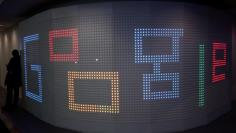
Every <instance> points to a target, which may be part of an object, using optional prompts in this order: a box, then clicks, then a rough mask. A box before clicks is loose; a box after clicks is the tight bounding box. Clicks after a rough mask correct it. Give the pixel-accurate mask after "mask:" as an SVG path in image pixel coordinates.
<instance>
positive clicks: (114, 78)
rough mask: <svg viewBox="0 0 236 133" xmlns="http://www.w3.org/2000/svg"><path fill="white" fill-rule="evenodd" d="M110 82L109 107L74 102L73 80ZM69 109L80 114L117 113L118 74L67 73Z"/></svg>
mask: <svg viewBox="0 0 236 133" xmlns="http://www.w3.org/2000/svg"><path fill="white" fill-rule="evenodd" d="M76 79H77V80H89V79H91V80H111V97H112V100H111V105H96V104H79V103H76V102H75V101H76V100H75V99H76V98H75V87H74V81H75V80H76ZM68 97H69V109H70V110H75V111H81V112H103V113H119V74H118V72H73V71H69V72H68Z"/></svg>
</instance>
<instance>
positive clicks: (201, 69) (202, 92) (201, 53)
mask: <svg viewBox="0 0 236 133" xmlns="http://www.w3.org/2000/svg"><path fill="white" fill-rule="evenodd" d="M198 69H199V75H198V76H199V81H198V87H199V93H198V106H199V107H202V106H204V104H205V83H204V81H205V45H204V44H201V45H199V68H198Z"/></svg>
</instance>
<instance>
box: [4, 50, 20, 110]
mask: <svg viewBox="0 0 236 133" xmlns="http://www.w3.org/2000/svg"><path fill="white" fill-rule="evenodd" d="M12 56H13V57H12V58H11V59H10V61H9V63H8V64H7V75H6V79H5V86H7V97H6V103H5V106H4V107H3V109H4V110H7V111H9V110H10V109H11V108H12V107H17V104H18V100H19V87H20V86H21V85H22V83H21V65H20V55H19V52H18V50H13V51H12ZM13 92H14V97H13ZM12 97H13V99H12Z"/></svg>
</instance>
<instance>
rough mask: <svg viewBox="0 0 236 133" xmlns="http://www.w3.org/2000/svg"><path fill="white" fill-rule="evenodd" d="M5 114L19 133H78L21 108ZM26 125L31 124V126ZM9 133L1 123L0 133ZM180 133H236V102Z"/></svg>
mask: <svg viewBox="0 0 236 133" xmlns="http://www.w3.org/2000/svg"><path fill="white" fill-rule="evenodd" d="M4 114H5V115H6V116H7V117H8V118H10V119H11V121H12V122H13V125H15V128H16V129H17V130H18V132H19V133H46V132H48V133H51V132H55V133H78V132H75V131H71V130H67V129H62V128H58V127H54V126H52V125H50V124H47V123H45V122H43V121H41V120H39V119H38V118H36V117H34V116H33V115H31V114H30V113H28V112H27V111H25V110H24V109H21V108H18V109H17V110H15V111H12V112H9V113H4ZM26 123H30V126H29V125H28V124H26ZM7 132H8V131H7V129H6V128H5V127H4V124H3V123H2V122H1V121H0V133H7ZM178 133H236V102H235V103H233V108H232V110H231V111H230V112H229V113H227V114H225V115H223V116H221V117H220V118H218V119H217V120H215V121H213V122H211V123H210V124H208V125H206V126H201V127H197V128H194V129H190V130H187V131H183V132H178Z"/></svg>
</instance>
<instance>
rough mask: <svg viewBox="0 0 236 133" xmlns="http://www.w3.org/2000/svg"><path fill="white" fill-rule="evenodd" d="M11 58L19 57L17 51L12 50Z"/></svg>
mask: <svg viewBox="0 0 236 133" xmlns="http://www.w3.org/2000/svg"><path fill="white" fill-rule="evenodd" d="M12 56H13V57H18V56H20V55H19V52H18V50H16V49H14V50H13V51H12Z"/></svg>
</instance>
